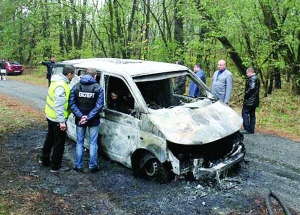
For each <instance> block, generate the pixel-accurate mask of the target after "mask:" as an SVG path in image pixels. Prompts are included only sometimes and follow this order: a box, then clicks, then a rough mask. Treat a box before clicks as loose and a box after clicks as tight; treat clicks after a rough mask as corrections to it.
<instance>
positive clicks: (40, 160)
mask: <svg viewBox="0 0 300 215" xmlns="http://www.w3.org/2000/svg"><path fill="white" fill-rule="evenodd" d="M37 160H38V164H39V165H41V166H44V167H48V166H50V164H51V162H50V161H48V162H44V161H43V160H42V158H41V156H40V155H37Z"/></svg>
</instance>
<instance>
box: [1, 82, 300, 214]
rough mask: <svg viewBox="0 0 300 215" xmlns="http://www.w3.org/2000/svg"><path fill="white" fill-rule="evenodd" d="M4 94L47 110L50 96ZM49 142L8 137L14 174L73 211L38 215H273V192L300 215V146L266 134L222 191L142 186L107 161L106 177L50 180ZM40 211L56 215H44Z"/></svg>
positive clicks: (21, 89)
mask: <svg viewBox="0 0 300 215" xmlns="http://www.w3.org/2000/svg"><path fill="white" fill-rule="evenodd" d="M0 93H1V94H6V95H8V96H10V97H13V98H16V99H18V100H21V101H23V102H25V103H26V104H29V105H32V106H33V107H35V108H38V109H40V110H43V108H44V104H45V97H46V93H47V88H44V87H37V86H33V85H29V84H24V83H21V82H17V81H12V80H8V81H6V82H4V81H1V82H0ZM44 137H45V128H42V129H40V130H32V129H30V128H28V130H26V131H23V132H22V133H19V134H14V135H11V134H7V140H6V143H5V147H6V149H5V150H8V151H9V153H10V154H11V156H12V157H13V159H12V160H13V161H12V162H13V164H14V165H13V168H14V171H16V172H19V174H20V175H26V176H31V177H32V180H30V181H27V182H24V184H25V183H27V184H26V186H30V189H33V190H34V191H36V192H44V193H45V190H46V191H47V192H48V194H47V195H50V194H51V195H56V196H57V197H59V198H62V199H63V200H64V203H65V204H66V205H69V208H68V207H65V208H61V209H59V208H56V209H55V210H54V209H53V208H52V209H51V207H53V205H51V204H50V203H49V205H47V204H46V203H47V201H50V200H45V202H44V203H43V204H42V205H41V204H36V205H34V204H33V206H32V208H31V210H32V212H34V213H36V214H266V207H265V196H266V194H267V193H268V190H269V189H271V190H272V191H274V192H275V193H276V194H277V195H278V196H279V197H280V199H281V200H282V201H283V202H284V203H285V204H286V205H287V206H288V208H289V209H290V210H291V212H292V213H293V214H300V204H299V202H300V186H299V185H300V162H299V158H300V143H299V142H295V141H291V140H288V139H284V138H280V137H275V136H270V135H264V134H262V133H255V134H253V135H245V141H244V142H245V145H246V150H247V154H246V157H245V162H243V163H242V164H241V165H240V167H239V168H238V169H237V170H236V171H235V172H233V173H232V174H228V176H227V177H226V178H225V180H222V181H221V184H222V186H223V189H222V190H220V189H219V187H218V186H217V185H216V183H215V181H214V180H211V181H206V182H203V181H195V180H193V179H188V178H179V179H177V180H175V181H172V182H170V183H168V184H159V183H157V182H153V181H147V180H144V179H141V178H136V177H134V176H133V175H132V172H131V170H130V169H127V168H126V167H124V166H122V165H119V164H117V163H114V162H112V161H109V160H107V159H105V158H103V157H100V168H101V171H100V172H99V173H96V174H88V173H86V174H78V173H76V172H74V171H70V172H69V173H68V174H64V173H59V174H51V173H50V172H49V169H47V168H44V167H40V166H38V165H36V159H35V157H36V155H37V154H38V153H39V152H40V148H41V146H42V144H43V140H44ZM74 146H75V145H74V143H73V142H71V141H70V142H67V144H66V152H65V155H64V161H63V162H64V163H65V164H67V165H69V166H70V167H71V166H72V164H73V161H74V154H75V152H74V151H75V149H74ZM86 154H87V153H86ZM21 155H22V156H21ZM85 160H86V162H87V160H88V157H87V155H86V156H85ZM1 162H4V161H3V159H2V160H1ZM2 166H6V165H5V163H4V165H2ZM3 168H4V167H3ZM0 170H1V171H4V172H5V171H8V170H7V169H0ZM6 183H7V184H6ZM19 183H20V182H19ZM28 183H29V184H28ZM2 185H3V187H5V188H2V194H1V195H4V194H3V193H5V190H8V189H9V186H11V181H7V180H4V182H2ZM24 186H25V185H24ZM20 187H22V186H20ZM47 192H46V193H47ZM44 195H46V194H44ZM49 207H50V208H49ZM274 207H275V206H274ZM41 208H44V209H47V210H50V211H51V210H53V212H52V213H51V212H50V213H47V212H46V213H45V211H43V210H42V209H41Z"/></svg>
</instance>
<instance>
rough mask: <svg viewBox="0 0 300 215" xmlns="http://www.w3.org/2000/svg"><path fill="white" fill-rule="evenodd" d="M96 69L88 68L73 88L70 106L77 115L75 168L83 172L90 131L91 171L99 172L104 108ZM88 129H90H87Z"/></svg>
mask: <svg viewBox="0 0 300 215" xmlns="http://www.w3.org/2000/svg"><path fill="white" fill-rule="evenodd" d="M96 74H97V73H96V70H95V69H92V68H88V69H87V71H86V74H85V75H84V76H82V77H81V79H80V82H78V83H77V84H76V85H74V87H73V88H72V90H71V95H70V107H71V110H72V112H73V113H74V115H75V124H76V136H77V137H76V140H77V141H76V157H75V165H74V170H75V171H76V172H79V173H83V153H84V137H85V133H86V131H88V134H89V135H88V137H89V152H90V162H89V166H88V168H89V171H90V172H91V173H94V172H98V171H99V167H98V145H97V142H98V132H99V124H100V115H99V113H100V111H101V110H102V108H103V89H102V87H101V86H100V85H99V84H98V83H97V81H96ZM87 129H88V130H87Z"/></svg>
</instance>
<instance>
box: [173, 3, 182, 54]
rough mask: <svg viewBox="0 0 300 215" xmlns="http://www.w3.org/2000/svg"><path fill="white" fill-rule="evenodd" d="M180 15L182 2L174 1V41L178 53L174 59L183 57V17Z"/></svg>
mask: <svg viewBox="0 0 300 215" xmlns="http://www.w3.org/2000/svg"><path fill="white" fill-rule="evenodd" d="M181 14H182V1H181V0H174V39H175V41H176V42H177V44H178V49H177V50H178V51H177V52H176V56H175V57H176V59H182V58H183V57H182V56H183V52H184V51H183V47H184V43H183V39H184V38H183V16H182V15H181Z"/></svg>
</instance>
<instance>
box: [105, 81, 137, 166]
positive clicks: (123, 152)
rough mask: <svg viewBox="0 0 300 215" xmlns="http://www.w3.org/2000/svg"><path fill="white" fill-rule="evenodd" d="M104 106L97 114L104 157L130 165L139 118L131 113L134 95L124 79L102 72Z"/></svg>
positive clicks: (135, 143)
mask: <svg viewBox="0 0 300 215" xmlns="http://www.w3.org/2000/svg"><path fill="white" fill-rule="evenodd" d="M105 86H106V92H105V94H106V96H105V108H104V110H103V114H102V117H101V124H100V135H101V146H102V148H103V150H104V151H105V152H106V154H107V155H108V157H109V158H110V159H112V160H115V161H118V162H120V163H122V164H124V165H126V166H128V167H131V159H130V156H131V154H132V152H133V151H134V150H135V148H136V146H137V142H138V140H137V134H138V124H139V121H140V120H139V119H138V118H136V117H134V116H132V115H131V113H132V112H133V111H134V97H133V96H132V94H131V92H130V90H129V88H128V86H127V85H126V83H125V82H124V80H122V79H120V78H117V77H113V76H105Z"/></svg>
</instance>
